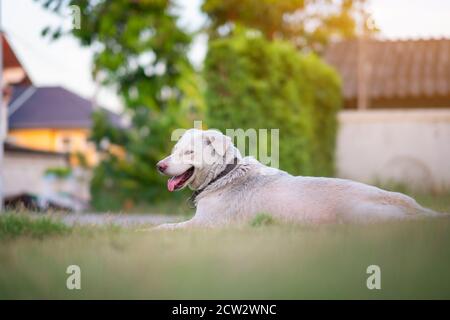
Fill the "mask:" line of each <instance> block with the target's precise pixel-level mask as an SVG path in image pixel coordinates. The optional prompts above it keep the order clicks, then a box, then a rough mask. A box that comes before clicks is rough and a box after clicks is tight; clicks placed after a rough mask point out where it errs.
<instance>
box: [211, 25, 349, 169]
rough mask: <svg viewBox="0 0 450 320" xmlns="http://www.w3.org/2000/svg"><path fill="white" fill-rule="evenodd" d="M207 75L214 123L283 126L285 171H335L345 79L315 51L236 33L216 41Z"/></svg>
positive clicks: (281, 150) (245, 126)
mask: <svg viewBox="0 0 450 320" xmlns="http://www.w3.org/2000/svg"><path fill="white" fill-rule="evenodd" d="M205 77H206V83H207V91H206V101H207V104H208V110H207V120H208V124H209V125H211V127H214V128H217V129H220V130H225V129H227V128H242V129H243V130H247V129H250V128H253V129H279V160H280V168H281V169H283V170H286V171H288V172H290V173H292V174H301V175H324V176H331V175H333V173H334V151H335V140H336V130H337V119H336V114H337V112H338V110H339V108H340V106H341V95H340V80H339V77H338V75H337V73H336V72H335V71H334V70H333V69H332V68H331V67H329V66H328V65H326V64H325V63H324V62H322V61H321V59H320V58H318V57H317V56H316V55H315V54H307V55H304V54H303V55H302V54H300V53H298V51H297V50H296V49H295V47H293V46H292V44H290V43H289V42H286V41H280V40H277V41H268V40H267V39H265V38H264V37H262V36H261V35H248V34H247V33H242V34H235V35H233V36H230V37H227V38H220V39H215V40H213V41H211V43H210V47H209V51H208V55H207V58H206V61H205ZM270 143H272V141H270ZM263 147H264V146H263ZM267 149H268V150H270V149H271V146H268V147H267ZM241 151H244V150H241Z"/></svg>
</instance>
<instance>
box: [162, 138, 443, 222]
mask: <svg viewBox="0 0 450 320" xmlns="http://www.w3.org/2000/svg"><path fill="white" fill-rule="evenodd" d="M157 168H158V170H159V171H160V172H161V173H163V174H165V175H168V176H170V177H171V178H170V179H169V181H168V183H167V188H168V189H169V191H175V190H180V189H182V188H184V187H185V186H189V187H190V188H191V189H192V190H195V191H194V194H193V196H192V200H193V202H194V204H196V207H197V210H196V213H195V216H194V217H193V218H192V219H191V220H189V221H186V222H182V223H175V224H165V225H162V226H160V227H161V228H170V229H171V228H178V227H188V226H201V227H210V226H225V225H229V224H239V223H247V222H248V221H251V220H252V219H253V218H254V217H255V216H256V215H257V214H259V213H265V214H269V215H271V216H273V217H274V218H275V219H277V220H281V221H288V222H298V223H330V222H331V223H336V222H373V221H383V220H388V219H408V218H417V217H421V216H438V215H440V214H439V213H436V212H434V211H432V210H429V209H426V208H423V207H421V206H420V205H419V204H417V202H416V201H415V200H414V199H412V198H410V197H408V196H406V195H404V194H401V193H396V192H389V191H385V190H382V189H379V188H376V187H373V186H369V185H366V184H363V183H358V182H354V181H350V180H344V179H333V178H315V177H302V176H298V177H294V176H292V175H290V174H288V173H286V172H284V171H281V170H277V169H273V168H269V167H266V166H264V165H262V164H261V163H259V162H258V161H256V160H255V159H254V158H251V157H247V158H242V156H241V154H240V152H239V150H238V149H237V148H236V147H234V145H233V144H232V143H231V139H230V138H229V137H227V136H225V135H223V134H222V133H220V132H218V131H214V130H207V131H202V130H197V129H190V130H188V131H186V133H185V134H184V135H183V136H182V137H181V139H180V140H179V141H178V142H177V144H176V145H175V147H174V148H173V150H172V154H171V155H170V156H168V157H167V158H165V159H163V160H161V161H160V162H158V164H157Z"/></svg>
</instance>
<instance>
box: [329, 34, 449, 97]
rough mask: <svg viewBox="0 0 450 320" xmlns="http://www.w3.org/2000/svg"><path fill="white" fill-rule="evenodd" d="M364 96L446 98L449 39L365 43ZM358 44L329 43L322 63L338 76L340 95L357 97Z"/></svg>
mask: <svg viewBox="0 0 450 320" xmlns="http://www.w3.org/2000/svg"><path fill="white" fill-rule="evenodd" d="M365 46H366V47H365V48H366V50H365V56H366V58H365V60H364V61H365V63H364V65H365V67H366V69H365V70H366V72H367V74H366V77H367V83H366V84H367V86H366V87H367V90H368V96H369V98H371V99H377V98H381V99H384V98H411V97H448V96H450V39H430V40H398V41H393V40H390V41H380V40H367V41H366V42H365ZM358 47H359V46H358V41H357V40H352V41H344V42H338V43H334V44H331V45H330V46H329V47H328V49H327V51H326V52H325V60H326V61H327V62H328V63H330V64H331V65H333V66H334V67H335V68H336V69H337V70H338V72H339V73H340V75H341V77H342V83H343V96H344V98H345V99H355V98H356V97H357V94H358Z"/></svg>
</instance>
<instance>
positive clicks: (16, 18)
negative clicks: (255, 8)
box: [0, 0, 450, 111]
mask: <svg viewBox="0 0 450 320" xmlns="http://www.w3.org/2000/svg"><path fill="white" fill-rule="evenodd" d="M0 2H1V27H2V29H3V30H4V31H5V33H6V34H7V37H8V40H9V41H10V43H11V45H12V47H13V49H14V50H15V52H16V54H17V56H18V57H19V59H20V61H21V62H22V63H23V65H24V66H25V68H26V70H27V71H28V73H29V74H30V77H31V79H32V80H33V82H34V83H35V84H36V85H38V86H47V85H60V86H63V87H65V88H67V89H69V90H72V91H74V92H76V93H78V94H80V95H81V96H83V97H85V98H91V97H92V96H93V94H94V92H96V88H97V86H96V85H95V83H94V82H93V80H92V77H91V72H90V70H91V66H92V62H91V61H92V51H91V50H90V49H88V48H81V47H80V46H79V44H78V43H77V41H76V40H75V39H74V38H72V37H63V38H61V39H59V40H58V41H55V42H50V41H49V40H48V39H44V38H42V37H41V34H40V32H41V30H42V29H43V28H44V27H46V26H48V25H51V26H57V25H60V24H61V23H63V24H65V25H70V23H71V19H70V18H69V17H66V18H64V17H59V16H56V15H54V14H52V13H50V12H47V11H45V10H44V9H42V8H41V6H40V4H38V3H35V2H34V1H33V0H0ZM176 2H177V3H178V5H179V9H178V11H179V15H180V21H179V23H180V25H181V26H182V27H183V28H185V29H186V30H190V31H194V30H196V29H197V28H199V27H200V26H202V25H203V24H204V23H205V21H206V18H205V16H204V15H203V14H202V13H201V12H200V6H201V3H202V0H176ZM370 11H371V13H372V16H373V18H374V20H375V22H376V24H377V26H378V27H379V28H380V29H381V35H380V36H381V37H382V38H385V39H411V38H413V39H415V38H439V37H447V38H450V0H371V3H370ZM206 43H207V39H206V37H205V36H199V37H197V38H196V39H195V41H194V43H193V45H192V47H191V50H190V53H189V57H190V59H191V61H192V62H193V63H194V65H197V66H200V65H201V63H202V61H203V58H204V56H205V53H206ZM97 94H98V96H97V100H98V102H99V103H100V104H101V105H103V106H105V107H107V108H109V109H111V110H115V111H119V110H120V109H121V102H120V100H119V98H118V97H117V96H116V95H115V93H114V92H113V90H111V89H102V90H100V91H99V92H98V93H97Z"/></svg>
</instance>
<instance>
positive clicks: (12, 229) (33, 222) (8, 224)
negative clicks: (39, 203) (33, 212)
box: [0, 213, 70, 240]
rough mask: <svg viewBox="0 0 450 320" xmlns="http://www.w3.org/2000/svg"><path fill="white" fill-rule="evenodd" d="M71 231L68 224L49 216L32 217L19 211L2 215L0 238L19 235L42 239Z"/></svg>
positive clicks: (0, 218) (0, 216)
mask: <svg viewBox="0 0 450 320" xmlns="http://www.w3.org/2000/svg"><path fill="white" fill-rule="evenodd" d="M69 231H70V228H68V227H67V226H66V225H64V224H62V223H61V222H58V221H55V220H53V219H50V218H48V217H41V218H32V217H30V216H29V215H26V214H19V213H15V214H3V215H0V240H5V239H11V238H16V237H19V236H25V237H31V238H39V239H41V238H43V237H45V236H52V235H62V234H65V233H68V232H69Z"/></svg>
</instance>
